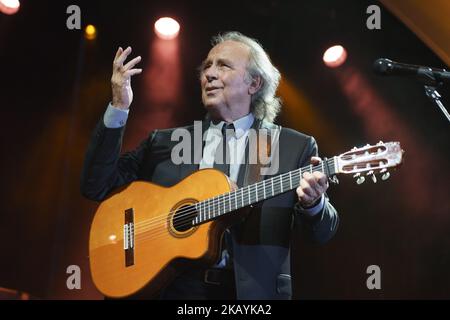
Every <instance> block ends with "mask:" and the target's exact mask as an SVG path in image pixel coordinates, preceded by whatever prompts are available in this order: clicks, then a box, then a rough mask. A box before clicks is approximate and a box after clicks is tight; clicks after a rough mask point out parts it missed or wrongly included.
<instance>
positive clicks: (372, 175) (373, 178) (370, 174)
mask: <svg viewBox="0 0 450 320" xmlns="http://www.w3.org/2000/svg"><path fill="white" fill-rule="evenodd" d="M367 176H371V178H372V181H373V183H377V177H376V176H375V173H374V172H373V170H370V171H369V172H367Z"/></svg>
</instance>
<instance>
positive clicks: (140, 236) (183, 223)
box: [135, 166, 322, 241]
mask: <svg viewBox="0 0 450 320" xmlns="http://www.w3.org/2000/svg"><path fill="white" fill-rule="evenodd" d="M318 167H322V166H316V167H312V169H314V168H318ZM283 175H286V174H283ZM296 179H299V177H297V178H296ZM299 180H300V179H299ZM281 184H282V182H281V179H279V182H276V183H274V188H279V187H280V186H281ZM296 184H298V183H296ZM278 190H280V189H278ZM289 190H292V189H289ZM246 194H247V193H246ZM225 195H226V196H228V199H229V198H230V197H231V196H230V195H229V194H228V195H227V194H225ZM226 196H225V197H224V199H226ZM273 196H275V195H273ZM244 198H245V200H246V201H247V200H249V199H250V200H251V196H247V195H245V196H244ZM198 210H199V209H196V208H194V207H190V208H189V209H187V210H185V211H184V213H183V214H181V215H180V216H179V217H177V224H176V226H177V228H183V227H193V225H192V223H193V219H192V218H191V217H192V216H190V215H191V214H192V213H195V212H196V211H198ZM161 216H164V215H161ZM187 216H189V217H188V218H185V217H187ZM166 218H167V215H165V218H164V219H160V221H161V220H164V223H159V222H160V221H157V222H155V221H154V222H153V223H152V225H148V226H142V225H141V226H140V227H138V228H135V230H136V236H135V241H136V240H144V238H147V237H150V238H156V237H157V236H159V235H160V234H165V233H166V230H165V229H159V227H160V226H161V225H164V224H165V223H166V221H167V219H166ZM183 218H185V219H183ZM149 220H151V219H149ZM206 221H207V220H205V221H204V222H206ZM157 227H158V229H157V230H155V232H152V233H148V232H147V230H151V229H155V228H157Z"/></svg>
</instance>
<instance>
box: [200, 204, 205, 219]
mask: <svg viewBox="0 0 450 320" xmlns="http://www.w3.org/2000/svg"><path fill="white" fill-rule="evenodd" d="M204 220H205V210H202V208H201V207H200V221H204Z"/></svg>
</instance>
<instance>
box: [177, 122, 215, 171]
mask: <svg viewBox="0 0 450 320" xmlns="http://www.w3.org/2000/svg"><path fill="white" fill-rule="evenodd" d="M209 123H210V122H209V120H208V119H205V120H203V121H202V126H201V127H202V132H201V139H202V142H201V143H197V144H195V143H194V140H195V139H196V138H197V137H196V136H195V133H194V128H195V127H194V126H189V127H188V128H187V130H188V131H189V133H190V137H191V163H185V164H181V165H180V166H179V172H180V179H184V178H186V177H187V176H189V175H191V174H192V173H194V172H195V171H197V170H198V169H199V166H200V162H199V161H200V160H201V159H202V157H203V148H204V147H205V140H204V139H203V134H204V133H205V132H206V130H208V128H209Z"/></svg>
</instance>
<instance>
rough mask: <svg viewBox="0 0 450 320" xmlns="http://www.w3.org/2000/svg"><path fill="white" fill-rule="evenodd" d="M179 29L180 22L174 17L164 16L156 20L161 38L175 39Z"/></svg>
mask: <svg viewBox="0 0 450 320" xmlns="http://www.w3.org/2000/svg"><path fill="white" fill-rule="evenodd" d="M179 31H180V24H179V23H178V22H177V21H176V20H174V19H172V18H169V17H164V18H160V19H158V21H156V22H155V32H156V35H157V36H158V37H159V38H161V39H164V40H172V39H175V38H176V37H177V36H178V33H179Z"/></svg>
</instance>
